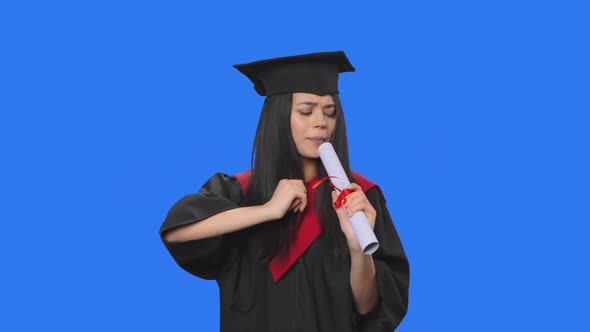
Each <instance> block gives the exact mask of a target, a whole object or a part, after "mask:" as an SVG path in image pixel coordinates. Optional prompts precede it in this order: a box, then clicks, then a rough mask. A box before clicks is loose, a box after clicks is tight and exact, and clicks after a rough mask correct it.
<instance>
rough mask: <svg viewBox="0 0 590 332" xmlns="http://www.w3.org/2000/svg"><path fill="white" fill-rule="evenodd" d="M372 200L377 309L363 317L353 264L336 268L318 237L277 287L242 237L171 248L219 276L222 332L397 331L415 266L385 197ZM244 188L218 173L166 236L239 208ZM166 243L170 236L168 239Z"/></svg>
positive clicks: (174, 215) (177, 213)
mask: <svg viewBox="0 0 590 332" xmlns="http://www.w3.org/2000/svg"><path fill="white" fill-rule="evenodd" d="M366 196H367V198H368V200H369V202H371V204H372V205H373V207H374V208H375V210H376V211H377V218H376V220H375V229H374V232H375V235H376V236H377V239H378V240H379V243H380V247H379V249H378V250H377V251H376V252H375V253H374V254H373V261H374V264H375V269H376V275H377V285H378V289H379V302H378V305H377V306H376V307H375V309H374V310H372V311H371V312H370V313H368V314H366V315H359V314H358V312H357V311H356V307H355V304H354V300H353V297H352V289H351V287H350V263H348V264H342V263H336V261H334V260H333V259H331V258H330V257H332V256H331V255H330V251H329V248H328V247H327V245H326V241H325V240H323V237H321V236H320V237H319V238H317V239H316V240H315V241H314V242H313V243H312V244H311V246H310V247H309V248H308V249H307V250H306V251H305V253H304V254H303V255H302V256H301V257H299V259H298V260H297V262H296V263H295V264H294V265H293V266H292V267H291V268H290V269H289V270H288V271H287V273H286V274H285V275H284V276H283V277H282V278H281V279H279V281H278V282H275V281H274V280H273V278H272V275H271V273H270V270H269V268H268V265H267V264H261V263H258V261H257V258H256V257H255V256H254V254H253V252H251V250H249V249H247V248H248V247H247V246H246V247H244V246H241V245H239V244H240V243H243V242H241V241H239V239H236V238H234V235H235V234H239V232H234V233H228V234H224V235H220V236H217V237H212V238H207V239H201V240H192V241H186V242H166V241H165V240H163V241H164V244H165V246H166V248H167V249H168V250H169V252H170V254H171V255H172V257H174V259H175V260H176V262H177V263H178V264H179V265H180V266H181V267H182V268H183V269H185V270H186V271H188V272H189V273H191V274H193V275H195V276H197V277H200V278H203V279H215V280H217V284H218V286H219V296H220V307H221V308H220V331H221V332H230V331H232V332H233V331H252V332H265V331H269V332H270V331H281V332H291V331H305V332H325V331H338V332H349V331H350V332H352V331H355V332H358V331H363V332H365V331H366V332H369V331H371V332H377V331H393V330H394V329H395V328H396V327H397V326H398V325H399V323H400V322H401V320H402V318H403V317H404V316H405V314H406V310H407V304H408V287H409V265H408V261H407V258H406V255H405V253H404V250H403V248H402V245H401V242H400V240H399V237H398V235H397V232H396V230H395V227H394V226H393V223H392V220H391V217H390V215H389V212H388V211H387V208H386V206H385V202H384V200H383V197H382V196H381V194H380V193H379V190H378V189H377V188H376V187H374V188H372V189H369V190H368V191H367V192H366ZM241 202H242V188H241V186H240V184H239V182H238V180H237V179H236V177H235V176H228V175H225V174H223V173H217V174H215V175H214V176H213V177H211V179H209V180H208V181H207V182H206V183H205V184H204V185H203V187H202V188H201V190H200V191H199V192H198V193H196V194H192V195H188V196H185V197H184V198H182V199H181V200H180V201H178V202H177V203H176V204H175V205H174V206H173V207H172V208H171V209H170V211H169V213H168V216H167V217H166V220H165V221H164V223H163V225H162V227H161V228H160V235H161V236H162V235H163V234H164V233H165V232H166V231H168V230H170V229H173V228H175V227H179V226H181V225H186V224H190V223H194V222H198V221H200V220H203V219H206V218H208V217H210V216H213V215H215V214H217V213H220V212H223V211H227V210H230V209H234V208H238V207H240V204H241ZM162 239H163V238H162Z"/></svg>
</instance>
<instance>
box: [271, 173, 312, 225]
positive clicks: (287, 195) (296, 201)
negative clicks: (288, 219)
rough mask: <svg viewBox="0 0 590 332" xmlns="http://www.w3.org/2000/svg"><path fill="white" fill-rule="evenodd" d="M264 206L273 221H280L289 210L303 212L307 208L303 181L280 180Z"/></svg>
mask: <svg viewBox="0 0 590 332" xmlns="http://www.w3.org/2000/svg"><path fill="white" fill-rule="evenodd" d="M264 205H265V206H266V207H267V208H268V209H269V210H270V211H271V214H272V215H273V216H274V219H281V218H282V217H284V216H285V214H287V211H289V210H293V212H303V210H305V207H306V206H307V189H306V188H305V184H304V183H303V180H299V179H282V180H281V181H279V184H278V185H277V188H276V189H275V192H274V193H273V194H272V198H271V199H270V200H269V201H268V202H267V203H266V204H264Z"/></svg>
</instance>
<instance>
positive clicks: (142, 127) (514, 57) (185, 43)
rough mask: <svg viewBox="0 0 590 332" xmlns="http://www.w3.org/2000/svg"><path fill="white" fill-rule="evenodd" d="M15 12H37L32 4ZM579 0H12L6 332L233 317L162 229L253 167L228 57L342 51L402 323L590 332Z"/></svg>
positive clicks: (4, 155) (3, 36)
mask: <svg viewBox="0 0 590 332" xmlns="http://www.w3.org/2000/svg"><path fill="white" fill-rule="evenodd" d="M16 3H18V4H16ZM588 17H589V10H588V6H587V5H585V4H583V1H388V2H380V3H379V2H367V3H365V4H361V3H360V2H350V3H346V2H343V1H330V2H319V3H314V2H311V1H301V2H297V3H290V4H287V3H279V2H276V1H266V2H245V1H243V2H234V3H229V2H218V3H202V4H199V3H197V2H167V3H164V2H154V1H143V2H137V3H130V2H115V1H113V2H106V1H100V2H99V1H86V2H79V1H72V2H62V1H60V2H32V1H20V2H3V3H2V5H0V151H1V155H0V158H1V162H0V207H1V210H0V211H1V214H0V218H1V225H2V226H1V227H2V240H1V241H0V259H1V261H2V265H1V266H2V269H1V271H2V272H1V274H0V279H1V282H0V294H1V295H0V316H1V319H0V330H2V331H39V330H45V331H47V330H51V331H58V330H59V331H164V330H165V331H216V330H218V326H219V308H218V305H219V304H218V293H217V286H216V284H215V282H212V281H204V280H200V279H198V278H195V277H193V276H191V275H189V274H187V273H185V272H184V271H183V270H181V269H180V268H179V267H177V266H176V265H175V263H174V262H173V260H172V258H171V257H170V256H169V254H168V253H167V252H166V250H165V248H164V246H163V245H162V243H161V242H160V239H159V237H158V233H157V231H158V228H159V226H160V224H161V222H162V221H163V219H164V217H165V215H166V213H167V211H168V209H169V208H170V206H171V205H172V204H173V203H174V202H175V201H176V200H178V199H179V198H180V197H182V196H183V195H185V194H188V193H191V192H195V191H196V190H198V189H199V188H200V186H201V185H202V184H203V183H204V182H205V181H206V180H207V179H208V178H209V177H210V176H211V175H213V174H214V173H215V172H217V171H222V172H225V173H227V174H233V173H237V172H240V171H243V170H245V169H247V168H248V167H249V160H250V153H251V148H252V140H253V136H254V131H255V128H256V124H257V121H258V116H259V112H260V109H261V106H262V102H263V99H262V97H259V96H258V95H257V94H256V93H255V92H254V90H253V89H252V85H251V83H250V82H249V81H248V80H247V79H246V78H245V77H243V76H241V75H240V74H239V73H238V72H237V71H236V70H235V69H233V68H232V65H233V64H235V63H242V62H248V61H253V60H258V59H264V58H269V57H275V56H285V55H292V54H299V53H307V52H315V51H328V50H339V49H342V50H345V51H346V53H347V55H348V56H349V58H350V60H351V62H352V63H353V64H354V65H355V66H356V67H357V72H355V73H347V74H343V75H342V76H341V81H340V82H341V83H340V92H341V99H342V102H343V106H344V110H345V112H346V117H347V125H348V132H349V141H350V150H351V163H352V167H353V168H354V169H355V170H357V171H359V172H360V173H362V174H364V175H366V176H367V177H368V178H370V179H372V180H373V181H375V182H377V183H378V184H380V185H381V187H382V189H383V191H384V193H385V195H386V197H387V199H388V207H389V209H390V212H391V214H392V216H393V219H394V222H395V225H396V227H397V229H398V232H399V234H400V236H401V238H402V241H403V244H404V246H405V249H406V251H407V255H408V257H409V259H410V263H411V271H412V279H411V293H410V307H409V312H408V315H407V317H406V319H405V320H404V321H403V323H402V324H401V326H400V328H399V329H398V331H523V330H524V331H533V330H535V331H589V330H590V323H589V322H588V320H587V319H586V318H584V317H583V316H584V315H585V314H587V313H588V309H589V308H590V305H589V301H590V300H589V298H590V289H589V286H588V280H589V279H590V273H589V272H588V269H587V265H588V254H589V253H590V245H589V244H588V239H587V237H588V235H589V230H590V226H589V221H590V209H589V207H588V205H589V202H590V189H589V188H590V176H589V174H588V169H590V135H589V132H588V130H589V123H590V121H589V120H590V116H589V115H588V112H589V111H590V100H589V99H590V98H589V91H590V75H589V74H590V70H589V61H588V59H590V54H589V53H590V52H589V47H588V42H589V31H590V24H589V20H588Z"/></svg>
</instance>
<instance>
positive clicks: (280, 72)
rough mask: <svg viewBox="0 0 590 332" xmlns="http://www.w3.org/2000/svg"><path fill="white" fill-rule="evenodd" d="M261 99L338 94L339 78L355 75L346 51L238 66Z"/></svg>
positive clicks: (274, 59) (297, 56) (303, 55)
mask: <svg viewBox="0 0 590 332" xmlns="http://www.w3.org/2000/svg"><path fill="white" fill-rule="evenodd" d="M234 67H235V68H236V69H237V70H239V71H240V72H241V73H242V74H244V75H246V76H247V77H248V78H249V79H250V80H251V81H252V82H253V83H254V89H255V90H256V92H258V94H259V95H261V96H272V95H276V94H281V93H288V92H308V93H313V94H316V95H320V96H323V95H326V94H329V93H338V74H339V73H342V72H347V71H355V69H354V67H353V66H352V65H351V64H350V61H348V58H347V57H346V54H344V52H342V51H337V52H320V53H309V54H301V55H294V56H288V57H282V58H273V59H267V60H260V61H254V62H250V63H244V64H239V65H234Z"/></svg>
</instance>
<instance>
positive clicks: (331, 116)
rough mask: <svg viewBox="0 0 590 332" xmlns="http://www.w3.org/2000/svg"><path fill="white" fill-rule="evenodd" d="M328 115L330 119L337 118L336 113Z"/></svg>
mask: <svg viewBox="0 0 590 332" xmlns="http://www.w3.org/2000/svg"><path fill="white" fill-rule="evenodd" d="M324 114H326V115H327V116H328V117H330V118H335V117H336V112H332V113H324Z"/></svg>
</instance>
